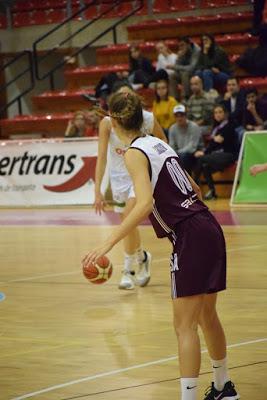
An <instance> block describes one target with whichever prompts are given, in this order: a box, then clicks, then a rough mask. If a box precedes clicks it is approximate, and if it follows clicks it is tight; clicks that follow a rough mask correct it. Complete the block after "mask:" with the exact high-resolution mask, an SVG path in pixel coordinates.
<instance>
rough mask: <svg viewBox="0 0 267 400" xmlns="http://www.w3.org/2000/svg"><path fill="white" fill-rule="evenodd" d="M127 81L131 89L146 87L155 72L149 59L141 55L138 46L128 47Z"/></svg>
mask: <svg viewBox="0 0 267 400" xmlns="http://www.w3.org/2000/svg"><path fill="white" fill-rule="evenodd" d="M129 70H130V75H129V82H130V83H131V85H132V86H133V89H139V88H141V87H148V85H149V83H150V82H151V81H152V77H153V75H154V73H155V68H154V67H153V65H152V64H151V61H150V60H149V59H148V58H146V57H143V56H142V54H141V51H140V49H139V47H138V46H131V47H130V49H129Z"/></svg>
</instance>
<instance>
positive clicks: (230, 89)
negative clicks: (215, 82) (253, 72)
mask: <svg viewBox="0 0 267 400" xmlns="http://www.w3.org/2000/svg"><path fill="white" fill-rule="evenodd" d="M245 102H246V98H245V91H244V90H242V89H240V86H239V82H238V79H237V78H236V77H230V78H228V79H227V86H226V92H225V94H224V99H223V102H222V104H223V105H224V106H225V108H226V110H227V111H228V114H229V118H230V119H231V121H232V122H233V123H234V124H235V125H236V126H237V127H239V126H240V125H242V114H243V110H244V106H245Z"/></svg>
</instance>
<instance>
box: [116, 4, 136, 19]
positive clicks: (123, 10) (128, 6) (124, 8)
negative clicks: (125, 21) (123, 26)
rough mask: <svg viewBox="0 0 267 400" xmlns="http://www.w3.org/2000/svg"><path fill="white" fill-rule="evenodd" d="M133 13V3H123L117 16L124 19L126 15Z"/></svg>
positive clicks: (119, 6)
mask: <svg viewBox="0 0 267 400" xmlns="http://www.w3.org/2000/svg"><path fill="white" fill-rule="evenodd" d="M131 11H133V5H132V3H122V4H119V5H118V8H117V15H118V16H119V17H124V15H127V14H129V13H130V12H131Z"/></svg>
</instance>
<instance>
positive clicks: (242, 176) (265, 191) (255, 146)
mask: <svg viewBox="0 0 267 400" xmlns="http://www.w3.org/2000/svg"><path fill="white" fill-rule="evenodd" d="M242 149H243V152H242V153H241V154H240V160H239V161H240V165H239V168H238V169H237V176H236V179H235V181H236V190H235V191H234V193H233V203H234V204H237V203H258V204H262V203H266V204H267V172H262V173H259V174H257V175H256V176H253V175H252V174H251V173H250V168H251V167H252V166H253V165H256V164H266V163H267V132H259V133H258V132H253V133H246V135H245V137H244V142H243V146H242ZM242 149H241V151H242Z"/></svg>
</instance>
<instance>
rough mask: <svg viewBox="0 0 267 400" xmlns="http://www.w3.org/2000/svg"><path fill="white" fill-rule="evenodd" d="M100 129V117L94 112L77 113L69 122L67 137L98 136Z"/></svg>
mask: <svg viewBox="0 0 267 400" xmlns="http://www.w3.org/2000/svg"><path fill="white" fill-rule="evenodd" d="M97 129H98V117H97V116H96V114H95V113H94V112H93V111H76V112H75V113H74V116H73V118H72V119H71V120H70V121H69V122H68V126H67V129H66V131H65V137H68V138H73V137H85V136H96V135H97Z"/></svg>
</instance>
